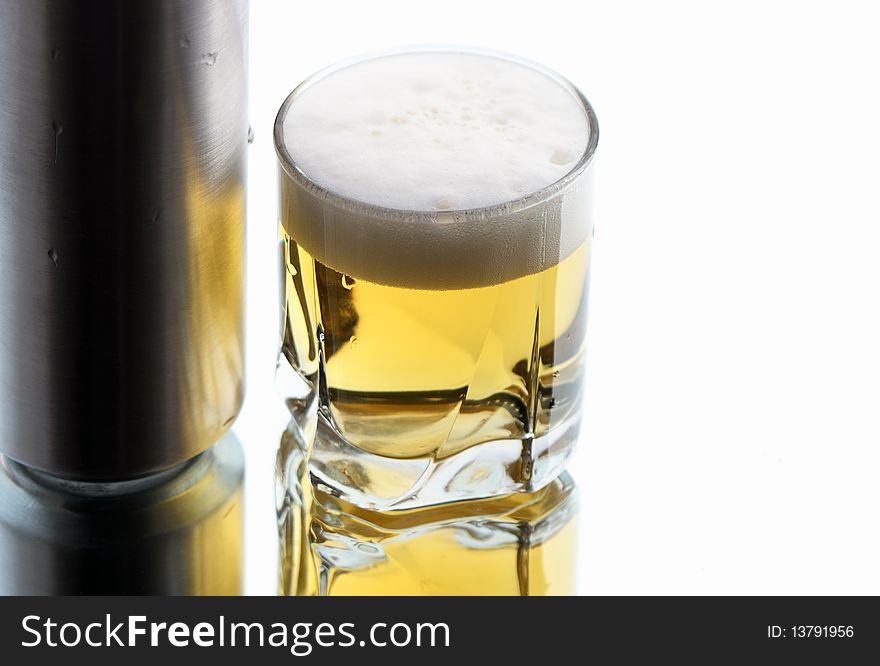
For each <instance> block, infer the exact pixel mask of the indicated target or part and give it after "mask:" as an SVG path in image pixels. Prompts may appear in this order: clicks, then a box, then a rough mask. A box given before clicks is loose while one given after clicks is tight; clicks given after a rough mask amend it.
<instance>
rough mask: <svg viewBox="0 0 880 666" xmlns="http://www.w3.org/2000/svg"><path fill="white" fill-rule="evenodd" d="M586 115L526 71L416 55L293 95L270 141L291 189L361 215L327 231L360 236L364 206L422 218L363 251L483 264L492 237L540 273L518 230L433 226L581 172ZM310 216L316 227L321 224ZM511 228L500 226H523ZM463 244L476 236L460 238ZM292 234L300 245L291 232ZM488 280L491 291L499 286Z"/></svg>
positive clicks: (503, 62)
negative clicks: (317, 194) (479, 256)
mask: <svg viewBox="0 0 880 666" xmlns="http://www.w3.org/2000/svg"><path fill="white" fill-rule="evenodd" d="M589 114H590V111H589V107H588V106H586V105H585V102H584V100H583V99H582V98H581V97H580V96H579V95H578V94H577V93H576V91H575V90H574V89H573V88H572V87H571V86H569V85H567V84H566V83H564V82H563V80H561V79H558V78H556V77H555V76H553V75H551V74H550V73H548V72H546V71H544V70H542V69H539V68H537V67H534V66H531V65H528V64H523V63H521V62H517V61H515V60H511V59H507V58H504V57H500V56H493V55H486V54H475V53H466V52H465V53H462V52H452V51H448V52H436V51H424V52H422V51H416V52H409V53H399V54H393V55H386V56H380V57H376V58H372V59H368V60H362V61H359V62H357V63H355V64H352V65H349V66H346V67H342V68H338V69H335V70H331V71H330V72H329V73H328V74H325V75H323V76H320V77H317V78H316V79H315V80H313V81H312V82H310V83H309V84H308V85H306V86H304V87H301V88H300V89H299V90H298V91H296V92H295V94H294V95H293V96H292V98H291V99H289V100H288V103H286V104H285V106H284V107H283V108H282V112H281V114H280V116H279V121H278V125H277V127H276V141H280V143H281V144H282V145H281V150H280V151H279V152H280V153H281V154H282V161H284V159H285V153H286V157H287V159H288V160H289V161H290V162H292V163H293V165H295V167H294V170H295V171H296V172H297V173H298V175H299V176H300V177H301V178H302V179H304V180H306V181H308V182H310V183H311V184H313V185H314V186H316V189H321V190H323V191H324V192H325V193H327V192H329V193H332V194H333V195H335V196H337V197H339V198H341V199H345V200H348V202H349V204H352V203H353V204H354V205H353V206H351V205H350V206H348V208H349V213H351V209H352V208H354V209H356V208H357V204H364V210H363V211H362V213H361V214H357V213H356V212H355V213H354V214H344V215H341V216H334V219H335V220H336V223H337V224H342V223H348V224H350V225H352V226H353V227H358V226H362V225H363V223H365V222H366V218H369V217H371V213H370V212H369V211H368V210H367V209H369V208H372V207H378V208H381V209H385V210H386V212H387V211H389V210H390V211H401V212H403V211H416V212H419V213H424V214H427V215H418V216H411V217H412V220H411V221H412V222H413V225H415V226H416V228H411V227H412V225H410V226H407V225H401V224H390V223H388V224H385V225H383V224H381V223H377V224H376V225H374V226H373V228H372V229H371V230H370V231H369V235H370V236H371V237H372V240H373V241H376V240H377V237H387V241H388V244H389V247H391V248H396V249H397V250H399V249H400V247H401V245H400V244H401V243H403V245H407V244H415V245H418V244H421V245H426V244H427V245H426V247H433V249H434V251H437V244H436V243H437V242H439V243H440V244H441V246H442V245H443V244H444V243H445V244H446V246H449V245H450V244H451V245H452V246H455V247H456V248H457V250H456V253H457V255H458V257H459V259H460V258H461V248H462V247H466V246H467V245H468V244H469V242H470V241H471V240H472V241H476V242H478V243H480V246H481V247H480V248H471V249H470V252H476V251H480V252H481V253H484V252H485V251H487V250H488V251H489V252H490V253H491V251H492V248H491V245H492V244H493V238H494V239H495V240H496V241H497V242H502V243H504V244H506V245H507V246H509V245H510V243H511V242H513V243H514V244H519V245H522V243H523V242H525V243H526V245H527V246H529V245H530V246H531V247H522V248H520V249H518V250H516V251H514V252H512V253H511V252H507V254H508V255H509V256H508V261H514V262H515V261H517V260H523V259H524V260H525V261H524V263H523V265H525V264H528V265H529V266H530V267H531V268H529V269H524V270H532V269H536V268H537V269H539V268H540V267H536V266H534V265H533V264H534V263H535V261H536V260H537V257H536V256H531V257H528V256H521V255H523V254H524V253H525V254H529V253H530V252H531V253H532V254H533V255H534V254H536V253H537V252H539V251H540V252H543V253H544V254H545V255H546V247H539V246H542V245H546V244H545V243H544V242H543V241H541V240H540V239H539V238H538V235H540V234H532V235H531V236H530V237H529V239H527V240H523V239H522V238H519V236H521V235H522V234H520V232H521V231H523V230H518V231H517V230H510V229H508V230H504V229H502V230H501V231H500V232H498V231H492V229H493V228H495V227H496V226H497V225H492V224H484V223H483V222H472V223H471V228H470V229H453V228H452V226H454V225H449V224H444V223H442V220H444V219H447V222H448V221H449V220H452V219H456V218H454V217H448V216H447V217H446V218H444V214H445V213H449V212H453V213H454V212H456V211H459V212H460V211H474V210H475V209H486V208H491V207H498V206H503V205H504V204H508V203H511V202H517V201H521V200H522V199H523V198H524V197H527V196H528V195H532V194H535V193H537V192H541V191H543V190H545V189H546V188H548V187H550V186H552V185H554V184H555V183H558V182H559V181H560V179H563V178H564V177H566V175H567V174H570V173H571V172H572V170H573V169H575V168H576V167H577V166H578V165H582V163H583V158H584V156H585V153H586V152H587V151H588V147H589V146H590V144H591V134H592V133H594V132H595V128H594V124H593V123H592V122H591V116H590V115H589ZM592 143H594V142H592ZM288 172H290V169H288ZM374 212H375V211H374ZM320 217H321V218H323V220H322V222H321V224H326V220H327V216H326V215H321V216H320ZM392 217H393V216H392ZM459 217H460V216H459ZM488 217H492V215H491V214H489V215H488ZM510 217H511V219H508V220H507V222H508V223H510V224H521V223H523V220H521V219H520V220H514V219H512V217H515V216H510ZM526 217H529V216H526ZM537 217H542V215H541V214H540V213H539V214H538V215H537ZM544 217H546V216H544ZM532 218H534V219H532ZM416 219H418V220H424V219H428V220H429V221H431V220H433V222H434V224H429V225H424V224H422V225H419V224H417V222H416ZM530 219H532V221H533V222H534V221H535V220H536V219H537V218H536V217H535V216H531V218H530ZM374 221H375V220H374ZM399 221H400V220H399V219H398V222H399ZM487 221H488V222H491V221H493V220H487ZM377 222H378V221H377ZM494 222H498V220H494ZM545 222H546V220H545ZM300 223H301V221H300ZM526 223H528V222H526ZM480 225H482V226H483V228H482V229H477V227H478V226H480ZM428 227H429V228H428ZM310 231H312V232H314V233H308V234H306V235H308V236H311V237H313V239H316V240H317V239H318V238H319V237H321V236H326V231H327V230H326V229H321V230H315V229H312V230H310ZM352 231H355V229H352ZM541 233H544V231H541ZM559 233H560V230H558V229H557V230H556V232H555V235H556V236H559ZM471 234H476V236H475V237H474V238H472V239H470V240H469V239H467V238H466V237H467V236H469V235H471ZM293 235H294V236H295V237H296V236H300V238H298V240H303V242H305V239H302V238H301V237H302V235H303V234H302V233H299V234H293ZM438 235H439V236H443V237H445V239H444V238H438ZM551 235H553V230H551ZM513 237H517V238H513ZM517 239H518V240H517ZM551 240H552V239H551ZM557 240H558V239H557ZM487 243H488V244H489V246H490V247H487V246H486V244H487ZM306 244H308V243H306ZM334 245H338V244H337V243H334ZM570 249H571V248H569V250H570ZM334 251H336V252H337V253H338V250H334ZM465 252H467V250H465ZM319 254H320V252H319ZM380 254H381V253H380ZM411 254H412V253H411ZM415 254H416V255H417V254H419V253H418V252H415ZM447 254H448V258H449V260H452V259H453V256H452V254H451V253H447ZM496 254H497V253H496ZM484 256H485V254H484ZM397 257H398V258H397V259H395V257H394V256H389V257H388V259H389V260H390V261H391V262H392V263H394V262H397V263H398V264H399V263H400V261H401V260H400V259H399V257H400V254H399V252H398V253H397ZM344 259H352V257H344ZM558 259H559V257H557V258H556V260H557V261H558ZM374 260H375V261H376V262H377V263H378V262H381V261H383V257H381V256H378V257H376V256H374ZM343 263H351V262H349V261H343ZM468 263H472V262H467V261H465V262H464V264H468ZM489 263H492V262H491V261H489ZM336 268H337V269H338V270H341V271H342V272H346V271H345V267H344V266H336ZM398 268H400V270H401V271H403V270H408V269H404V267H403V266H398ZM422 268H423V269H424V264H423V265H422ZM449 268H450V269H451V270H456V267H454V266H452V267H449ZM458 268H460V269H462V270H465V269H466V266H464V265H462V266H459V267H458ZM496 268H497V267H496ZM493 272H494V273H496V275H494V276H492V277H490V278H488V279H489V280H490V281H495V280H497V279H502V278H504V277H505V275H501V274H499V271H498V270H494V269H493ZM507 272H508V271H503V270H502V271H500V273H507ZM393 277H394V276H392V278H393ZM397 277H404V276H397ZM413 277H414V276H409V277H406V278H404V279H403V282H411V281H412V278H413ZM462 279H464V278H462ZM386 281H388V280H387V278H386ZM397 281H399V280H397V279H391V282H397ZM417 281H418V280H417ZM482 281H485V279H484V280H482Z"/></svg>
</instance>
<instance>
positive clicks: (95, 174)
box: [0, 0, 248, 480]
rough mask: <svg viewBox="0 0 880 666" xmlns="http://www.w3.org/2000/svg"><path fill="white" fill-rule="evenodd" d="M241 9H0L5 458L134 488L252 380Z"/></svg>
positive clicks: (209, 4) (6, 2) (170, 1)
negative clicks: (247, 364) (248, 374)
mask: <svg viewBox="0 0 880 666" xmlns="http://www.w3.org/2000/svg"><path fill="white" fill-rule="evenodd" d="M246 35H247V1H246V0H185V1H184V0H156V1H151V0H92V1H90V2H78V1H76V0H2V2H0V62H3V63H4V66H3V69H2V71H0V268H2V272H3V279H2V280H0V452H2V453H4V454H6V455H8V456H9V457H11V458H13V459H14V460H17V461H19V462H21V463H23V464H26V465H28V466H31V467H35V468H37V469H40V470H43V471H46V472H48V473H51V474H54V475H57V476H61V477H68V478H75V479H84V480H107V479H124V478H134V477H137V476H142V475H145V474H149V473H152V472H155V471H158V470H162V469H166V468H169V467H171V466H173V465H175V464H178V463H180V462H181V461H184V460H187V459H189V458H191V457H193V456H194V455H196V454H198V453H199V452H201V451H204V450H205V449H207V448H208V447H210V446H211V445H212V444H213V443H214V442H216V441H217V440H218V439H220V437H221V436H222V435H223V433H224V432H225V431H226V430H227V429H228V427H229V426H230V425H231V423H232V421H233V420H234V418H235V416H236V415H237V413H238V411H239V408H240V405H241V400H242V395H243V387H242V374H243V323H242V313H243V263H244V182H245V169H246V148H247V132H248V125H247V101H246V100H247V95H246V84H247V57H246V54H247V37H246Z"/></svg>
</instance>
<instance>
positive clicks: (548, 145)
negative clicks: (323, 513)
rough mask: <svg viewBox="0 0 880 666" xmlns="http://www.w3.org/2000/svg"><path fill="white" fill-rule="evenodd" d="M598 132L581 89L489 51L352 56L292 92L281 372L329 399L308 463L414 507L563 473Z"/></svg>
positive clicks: (578, 379) (335, 482) (284, 140)
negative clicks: (352, 59)
mask: <svg viewBox="0 0 880 666" xmlns="http://www.w3.org/2000/svg"><path fill="white" fill-rule="evenodd" d="M597 140H598V129H597V125H596V119H595V116H594V114H593V111H592V109H591V108H590V106H589V104H588V103H587V101H586V99H585V98H584V97H583V96H582V95H581V94H580V93H579V92H578V91H577V90H576V89H575V88H574V87H573V86H571V85H570V84H569V83H567V82H566V81H565V80H563V79H561V78H559V77H558V76H556V75H555V74H552V73H550V72H548V71H546V70H544V69H542V68H539V67H537V66H534V65H531V64H527V63H523V62H520V61H517V60H513V59H510V58H507V57H500V56H496V55H489V54H483V53H471V52H453V51H413V52H407V53H397V54H390V55H384V56H379V57H375V58H371V59H367V60H361V61H358V62H356V63H353V64H349V65H346V66H342V67H336V68H333V69H330V70H328V71H325V72H323V73H321V74H319V75H317V76H315V77H313V78H311V79H309V80H308V81H306V82H305V83H303V84H302V85H301V86H299V87H298V88H297V89H296V90H294V92H293V93H292V94H291V95H290V97H288V99H287V100H286V102H285V103H284V105H283V106H282V108H281V111H280V113H279V115H278V119H277V121H276V125H275V143H276V147H277V150H278V155H279V159H280V161H281V211H280V214H281V239H282V243H281V247H282V252H283V262H284V267H285V272H284V294H285V300H284V308H285V312H284V331H283V341H282V359H281V363H280V365H279V369H280V370H279V375H280V378H281V379H282V380H283V381H282V384H283V386H284V390H285V392H286V394H287V395H286V397H288V398H294V399H296V398H299V399H301V398H304V397H306V395H307V394H308V393H310V392H313V393H316V394H317V398H318V428H317V434H316V436H315V438H314V442H313V446H312V458H311V469H312V473H313V474H315V475H316V476H317V477H318V478H319V479H320V480H321V481H322V482H323V483H324V484H326V485H328V486H330V487H332V488H333V489H334V490H335V492H336V493H337V494H339V495H342V496H343V497H346V498H348V499H349V500H351V501H352V502H354V503H355V504H360V505H362V506H366V507H370V508H406V507H410V506H419V505H426V504H433V503H438V502H446V501H453V500H456V499H467V498H474V497H486V496H495V495H501V494H504V493H509V492H514V491H523V490H525V491H529V490H536V489H538V488H541V487H543V486H545V485H546V484H547V483H549V482H550V481H551V480H552V479H554V478H555V477H556V476H557V475H558V474H559V473H560V472H561V471H562V469H563V468H564V465H565V462H566V460H567V459H568V457H569V454H570V452H571V450H572V448H573V446H574V443H575V440H576V439H577V433H578V428H579V422H580V409H581V398H582V374H583V356H584V332H585V326H586V311H587V308H586V304H587V275H588V270H589V249H590V238H591V235H592V221H591V216H590V203H591V195H590V174H591V172H590V170H589V165H590V162H591V159H592V156H593V152H594V150H595V147H596V143H597ZM291 369H292V370H293V371H295V373H296V375H292V374H291V373H290V370H291ZM297 375H298V378H299V379H302V380H305V381H304V382H302V381H299V380H298V378H297ZM288 380H289V381H288ZM298 387H301V388H298Z"/></svg>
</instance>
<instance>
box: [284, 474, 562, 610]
mask: <svg viewBox="0 0 880 666" xmlns="http://www.w3.org/2000/svg"><path fill="white" fill-rule="evenodd" d="M314 495H315V498H314V503H313V505H312V516H311V522H310V526H309V531H308V533H309V535H310V539H309V546H310V552H311V557H310V558H303V559H302V560H301V561H300V566H301V567H302V570H300V571H298V572H297V571H291V572H289V573H287V574H286V575H285V578H284V580H290V581H295V583H294V584H295V587H292V588H291V589H293V590H297V591H299V592H300V593H301V594H303V593H307V594H317V595H322V596H387V595H390V596H410V595H430V596H449V595H452V596H485V595H494V596H497V595H503V596H547V595H550V596H556V595H570V594H574V593H575V574H576V567H575V560H576V557H575V556H576V550H577V547H576V546H577V539H576V537H577V531H576V523H577V521H576V520H575V514H576V509H577V502H576V501H575V500H576V495H575V490H574V485H573V484H572V481H571V477H570V476H569V475H568V474H567V473H565V472H563V474H562V475H560V476H559V477H558V478H557V479H555V480H554V481H552V482H551V483H550V484H549V485H547V486H545V487H544V488H542V489H541V490H539V491H537V492H535V493H532V494H523V493H515V494H513V495H506V496H504V497H497V498H493V499H487V500H471V501H465V502H452V503H448V504H443V505H439V506H434V507H429V508H421V509H410V510H405V511H387V512H376V511H369V510H366V509H360V508H358V507H356V506H354V505H351V504H348V503H346V502H344V501H343V500H339V499H337V498H335V497H332V496H331V495H327V494H326V493H322V492H321V491H319V490H315V492H314ZM307 567H308V568H311V570H310V571H306V570H305V569H306V568H307ZM309 582H310V583H311V585H312V586H313V587H312V588H310V587H309V586H308V583H309ZM283 592H284V593H285V594H287V593H289V591H288V590H283Z"/></svg>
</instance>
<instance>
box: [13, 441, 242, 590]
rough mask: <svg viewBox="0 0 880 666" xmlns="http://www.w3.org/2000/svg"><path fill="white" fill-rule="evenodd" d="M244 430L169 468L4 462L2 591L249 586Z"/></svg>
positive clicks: (239, 588)
mask: <svg viewBox="0 0 880 666" xmlns="http://www.w3.org/2000/svg"><path fill="white" fill-rule="evenodd" d="M243 472H244V455H243V452H242V449H241V445H240V444H239V442H238V440H237V439H236V437H235V436H234V435H232V434H228V435H226V436H225V437H224V438H223V439H222V440H221V441H220V442H219V443H218V444H217V445H216V446H214V447H213V448H211V449H209V450H208V451H205V452H204V453H202V454H201V455H199V456H198V457H196V458H194V459H192V460H190V461H188V462H185V463H183V464H181V465H179V466H177V467H175V468H173V469H171V470H168V471H166V472H163V473H160V474H155V475H153V476H150V477H145V478H142V479H138V480H134V481H124V482H118V483H79V482H72V481H63V480H59V479H56V478H53V477H48V476H46V475H43V474H41V473H39V472H34V471H32V470H30V469H28V468H26V467H23V466H22V465H19V464H18V463H15V462H13V461H11V460H9V459H3V461H2V464H0V594H3V595H22V594H24V595H29V594H38V595H70V594H149V595H234V594H240V593H241V579H242V572H241V562H242V543H241V541H242V480H243Z"/></svg>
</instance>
